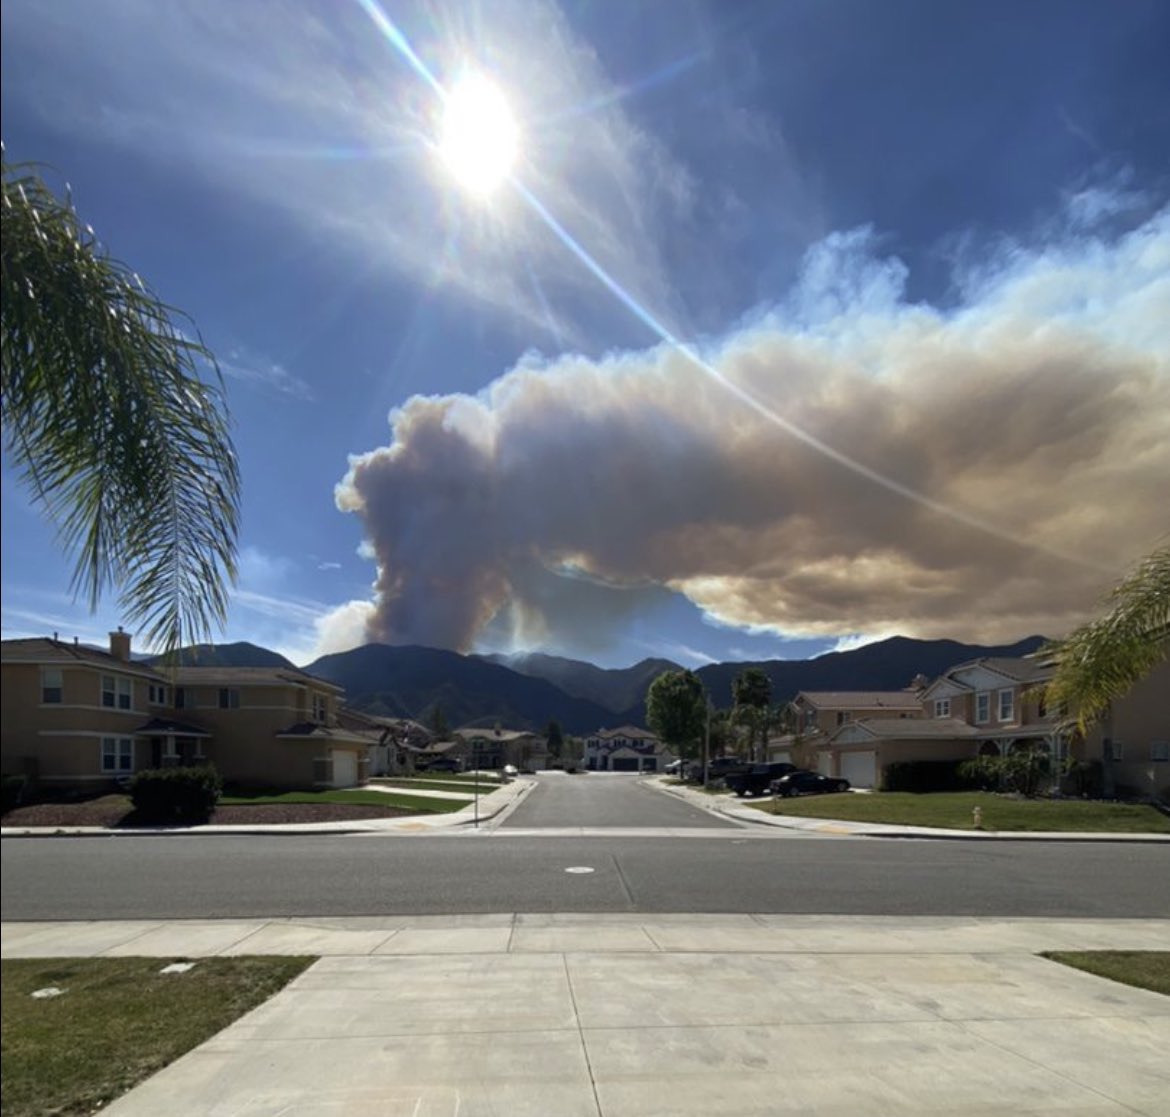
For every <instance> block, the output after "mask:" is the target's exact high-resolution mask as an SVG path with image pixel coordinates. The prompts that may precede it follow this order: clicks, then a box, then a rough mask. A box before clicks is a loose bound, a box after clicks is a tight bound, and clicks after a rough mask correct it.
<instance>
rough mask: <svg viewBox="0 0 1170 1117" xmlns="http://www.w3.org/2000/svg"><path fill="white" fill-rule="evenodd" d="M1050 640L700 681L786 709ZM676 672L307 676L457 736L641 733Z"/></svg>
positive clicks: (362, 660) (454, 668)
mask: <svg viewBox="0 0 1170 1117" xmlns="http://www.w3.org/2000/svg"><path fill="white" fill-rule="evenodd" d="M1043 643H1044V639H1043V637H1040V636H1030V637H1028V638H1027V639H1025V640H1020V641H1019V642H1017V643H1015V644H1005V645H995V646H984V645H979V644H960V643H957V642H956V641H954V640H913V639H910V638H908V637H904V636H895V637H892V638H890V639H888V640H882V641H880V642H878V643H875V644H867V645H865V646H864V647H861V648H857V649H854V650H853V651H846V652H830V653H829V654H827V655H822V656H818V657H817V658H816V659H805V660H784V659H773V660H766V661H763V662H759V663H714V664H710V665H708V666H706V667H702V668H700V669H699V670H698V672H697V674H698V675H699V677H700V678H701V679H702V680H703V684H704V685H705V686H706V688H707V690H708V692H709V693H710V694H711V696H712V698H713V700H714V702H715V704H716V705H717V706H723V707H726V706H730V705H731V684H732V680H733V679H734V678H735V676H736V675H738V674H739V673H740V672H741V671H743V670H744V669H745V668H747V667H759V668H760V669H761V670H763V671H764V673H765V674H766V675H767V676H768V678H769V679H770V680H771V682H772V695H773V699H774V700H775V701H777V702H779V701H783V700H785V699H787V698H791V697H793V696H794V695H795V694H796V693H797V692H798V691H801V690H901V689H903V688H904V687H907V686H909V685H910V683H911V681H912V680H913V679H914V677H915V676H916V675H925V676H926V677H927V678H933V677H935V676H936V675H940V674H942V672H943V671H945V670H947V668H949V667H953V666H954V665H955V664H957V663H962V662H963V661H965V660H969V659H976V658H978V657H980V656H1021V655H1027V654H1028V653H1030V652H1034V651H1035V650H1036V649H1037V648H1038V647H1040V645H1041V644H1043ZM182 662H184V663H196V664H199V665H201V666H234V667H292V666H293V664H292V663H291V662H290V661H289V660H287V659H285V657H284V656H282V655H278V654H277V653H276V652H273V651H270V650H269V649H267V648H261V647H258V646H257V645H255V644H248V643H238V644H209V645H199V646H197V647H192V648H186V649H184V650H183V660H182ZM679 669H680V668H679V665H678V664H676V663H672V662H671V661H670V660H668V659H645V660H642V662H640V663H636V664H634V665H633V666H632V667H624V668H604V667H597V666H596V665H595V664H592V663H586V662H584V661H581V660H575V659H565V658H563V657H561V656H553V655H545V654H543V653H528V654H524V655H518V656H502V655H461V654H460V653H459V652H452V651H444V650H442V649H440V648H424V647H417V646H410V645H407V646H392V645H389V644H366V645H364V646H363V647H360V648H354V649H352V650H351V651H348V652H339V653H337V654H335V655H327V656H322V657H321V658H320V659H316V660H314V661H313V662H312V663H309V664H306V665H305V666H304V667H302V668H301V670H303V671H307V672H308V673H309V674H311V675H317V676H319V677H320V678H323V679H327V680H329V681H330V682H333V683H337V684H338V685H339V686H343V687H344V688H345V692H346V701H347V702H348V703H349V704H350V705H351V706H354V707H355V708H357V709H360V710H365V711H366V712H368V713H372V714H380V715H384V716H389V717H412V718H417V719H419V720H421V721H427V720H429V718H430V716H431V714H432V712H433V711H434V710H435V708H436V707H438V708H439V709H441V710H442V712H443V717H444V718H445V720H446V722H447V724H448V725H450V726H452V727H456V726H461V725H472V724H481V725H485V726H490V725H493V724H494V723H496V722H500V723H501V724H502V725H505V726H507V727H509V728H524V729H537V730H540V729H543V728H544V727H545V726H546V725H547V724H548V722H549V721H550V720H554V719H555V720H556V721H558V722H559V723H560V725H561V727H562V728H563V729H564V730H565V731H566V732H568V733H578V734H580V733H590V732H593V731H594V730H596V729H598V728H600V727H602V726H617V725H622V724H626V723H632V724H635V725H644V724H645V717H646V709H645V698H646V690H647V689H648V687H649V686H650V684H651V683H652V682H653V681H654V679H655V678H657V676H658V675H660V674H661V673H662V672H663V671H674V670H679Z"/></svg>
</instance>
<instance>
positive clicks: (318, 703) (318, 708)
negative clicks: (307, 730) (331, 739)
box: [313, 694, 326, 721]
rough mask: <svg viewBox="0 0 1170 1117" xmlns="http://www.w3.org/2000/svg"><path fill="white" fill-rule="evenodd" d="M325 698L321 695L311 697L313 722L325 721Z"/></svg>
mask: <svg viewBox="0 0 1170 1117" xmlns="http://www.w3.org/2000/svg"><path fill="white" fill-rule="evenodd" d="M325 708H326V707H325V696H324V695H323V694H314V695H313V720H314V721H324V720H325Z"/></svg>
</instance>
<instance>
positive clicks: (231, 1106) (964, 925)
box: [3, 914, 1170, 1117]
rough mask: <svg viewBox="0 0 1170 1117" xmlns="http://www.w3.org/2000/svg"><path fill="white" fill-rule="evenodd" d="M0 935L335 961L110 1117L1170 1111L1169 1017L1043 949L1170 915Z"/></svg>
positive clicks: (985, 1116)
mask: <svg viewBox="0 0 1170 1117" xmlns="http://www.w3.org/2000/svg"><path fill="white" fill-rule="evenodd" d="M3 932H4V934H3V940H4V956H5V957H18V956H23V957H34V956H39V957H44V956H65V955H96V954H103V953H104V954H108V955H126V954H135V955H147V956H152V955H153V956H156V957H158V958H159V959H160V963H161V961H162V960H163V959H167V960H169V959H171V958H173V957H174V956H175V955H189V956H190V957H193V958H197V957H199V956H203V955H213V954H223V955H234V954H256V953H287V954H294V953H315V954H320V955H324V957H322V958H321V960H320V961H318V962H316V963H315V964H314V965H313V966H311V967H310V968H309V969H308V970H306V971H305V973H303V974H302V975H301V976H300V977H298V978H297V979H296V980H295V981H293V982H292V983H291V984H290V985H289V986H287V987H286V988H285V989H284V990H283V991H282V992H280V993H278V994H277V995H276V996H275V997H273V998H272V999H271V1000H270V1001H268V1002H267V1003H266V1004H264V1005H262V1006H260V1007H259V1008H257V1009H255V1010H254V1011H253V1012H251V1013H249V1014H248V1015H246V1016H244V1017H242V1018H241V1019H240V1020H238V1021H237V1022H236V1023H235V1024H232V1025H231V1026H230V1027H228V1028H227V1029H225V1030H224V1031H223V1032H221V1033H219V1034H218V1035H217V1036H215V1037H213V1038H212V1039H211V1040H209V1041H208V1042H207V1043H205V1044H203V1045H202V1046H201V1047H199V1048H196V1049H195V1050H194V1051H192V1052H190V1053H188V1054H187V1055H186V1056H184V1057H183V1058H181V1059H179V1060H178V1061H177V1062H176V1063H174V1064H173V1065H172V1066H170V1067H168V1068H166V1069H165V1070H163V1071H162V1072H161V1073H159V1074H158V1075H156V1076H155V1077H154V1078H152V1079H150V1080H148V1081H147V1082H145V1083H143V1084H142V1085H141V1086H139V1087H137V1088H136V1089H135V1090H133V1091H131V1092H130V1093H129V1094H128V1095H126V1096H125V1097H124V1098H122V1099H121V1100H119V1101H116V1102H114V1103H113V1104H112V1105H111V1106H109V1107H108V1108H107V1109H106V1110H105V1111H104V1112H106V1113H108V1114H110V1115H111V1117H156V1115H157V1114H160V1113H165V1114H167V1115H168V1117H221V1115H228V1114H231V1115H232V1117H277V1115H279V1117H406V1115H410V1117H456V1115H458V1117H489V1115H490V1117H503V1115H507V1117H529V1115H531V1117H577V1115H580V1117H692V1115H693V1117H709V1115H711V1114H736V1115H757V1117H765V1115H767V1117H774V1115H783V1114H794V1115H795V1114H818V1115H821V1114H826V1115H829V1114H831V1115H840V1117H891V1115H894V1114H897V1115H898V1117H938V1115H953V1117H960V1115H962V1117H976V1115H978V1117H991V1115H998V1114H1002V1115H1005V1117H1006V1115H1009V1114H1010V1115H1017V1114H1034V1115H1037V1117H1038V1115H1040V1114H1048V1115H1055V1114H1070V1115H1071V1114H1077V1115H1078V1117H1123V1115H1128V1117H1133V1114H1135V1113H1137V1114H1145V1115H1148V1117H1154V1115H1161V1117H1164V1115H1166V1114H1167V1113H1170V1064H1168V1063H1167V1061H1166V1058H1165V1054H1166V1051H1167V1049H1168V1046H1170V998H1167V997H1163V996H1160V995H1159V994H1156V993H1149V992H1145V991H1142V990H1138V989H1131V988H1129V987H1127V986H1123V985H1118V984H1115V983H1113V982H1110V981H1106V980H1105V979H1103V978H1097V977H1093V976H1091V975H1088V974H1085V973H1081V972H1079V971H1076V970H1071V969H1067V968H1065V967H1063V966H1060V965H1058V964H1056V963H1054V962H1049V961H1047V960H1045V959H1043V958H1039V957H1036V954H1035V952H1036V951H1038V950H1042V949H1078V948H1080V949H1086V948H1088V949H1092V948H1102V947H1112V948H1118V949H1159V948H1163V947H1165V945H1166V943H1167V941H1170V921H1167V920H1027V919H965V918H948V919H901V918H885V917H855V918H841V917H828V916H803V917H802V916H753V915H740V916H707V917H703V916H695V915H678V916H671V915H657V916H650V915H629V916H626V917H622V916H619V915H606V916H596V915H594V916H590V915H579V916H573V915H506V914H502V915H494V916H493V915H482V916H464V917H452V916H445V917H439V918H425V917H413V918H411V917H379V918H366V919H326V918H321V919H313V920H303V919H302V920H268V921H264V920H260V921H253V922H239V921H236V922H231V921H223V922H215V921H201V922H195V923H150V922H138V923H121V924H118V923H96V924H93V923H91V924H84V923H71V924H31V923H30V924H5V925H4V928H3ZM175 980H182V978H181V977H176V978H175Z"/></svg>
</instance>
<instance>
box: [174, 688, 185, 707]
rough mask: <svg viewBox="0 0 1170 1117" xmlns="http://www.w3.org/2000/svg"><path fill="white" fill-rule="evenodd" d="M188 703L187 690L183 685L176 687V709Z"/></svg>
mask: <svg viewBox="0 0 1170 1117" xmlns="http://www.w3.org/2000/svg"><path fill="white" fill-rule="evenodd" d="M185 705H187V692H186V690H184V689H183V687H181V686H177V687H175V709H176V710H181V709H182V708H183V707H184V706H185Z"/></svg>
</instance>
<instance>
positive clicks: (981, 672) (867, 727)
mask: <svg viewBox="0 0 1170 1117" xmlns="http://www.w3.org/2000/svg"><path fill="white" fill-rule="evenodd" d="M1052 673H1053V667H1052V665H1051V664H1050V663H1047V662H1045V661H1044V660H1042V659H1040V658H1037V657H1032V656H1026V657H1022V658H1016V659H1011V658H1000V657H984V658H980V659H974V660H970V661H968V662H966V663H960V664H957V665H956V666H955V667H952V668H950V669H949V670H948V671H945V672H944V673H943V674H942V675H940V676H939V677H938V678H937V679H935V680H934V681H933V682H931V683H930V684H929V685H928V686H926V687H925V688H924V689H923V690H922V691H921V693H920V695H919V702H920V707H921V708H920V713H919V717H918V718H916V719H906V718H902V717H901V716H899V717H898V718H892V717H889V716H888V715H887V716H884V717H883V716H876V717H862V718H857V719H850V720H848V721H845V722H843V723H842V724H841V726H840V727H839V728H838V729H836V730H835V731H834V732H833V733H831V734H830V735H829V737H828V739H827V740H826V741H825V742H824V744H823V746H822V747H821V748H820V750H819V754H818V767H819V768H820V770H821V771H822V772H824V773H825V774H826V775H832V776H839V777H843V778H845V779H847V780H849V782H850V783H851V784H853V786H854V787H863V788H864V787H877V786H880V784H881V779H882V773H883V772H884V770H885V769H886V768H887V767H888V766H889V765H890V764H893V763H895V762H899V761H912V760H964V759H969V758H972V757H975V756H979V755H991V756H1001V755H1005V754H1007V753H1008V752H1011V751H1013V750H1017V749H1021V748H1028V749H1040V750H1043V751H1044V752H1047V753H1048V754H1049V755H1050V756H1052V757H1054V758H1055V759H1056V760H1058V761H1061V762H1063V761H1065V760H1066V759H1068V758H1070V757H1071V758H1072V759H1075V760H1098V761H1102V762H1103V763H1104V764H1106V765H1107V766H1108V772H1107V780H1108V781H1109V782H1110V783H1113V784H1115V785H1116V786H1118V787H1119V788H1121V789H1123V790H1128V791H1130V792H1132V793H1137V794H1148V795H1161V796H1166V795H1167V794H1170V702H1167V701H1166V698H1165V695H1166V693H1167V690H1168V689H1170V663H1166V664H1162V665H1161V666H1160V667H1158V668H1156V669H1155V670H1154V671H1153V672H1152V673H1151V674H1150V676H1149V677H1148V678H1146V679H1145V680H1143V681H1142V682H1141V683H1139V684H1138V685H1137V686H1136V687H1135V688H1134V689H1133V691H1132V692H1131V693H1130V694H1128V695H1127V696H1126V697H1125V698H1124V699H1122V700H1121V701H1120V702H1118V703H1117V705H1116V707H1115V709H1114V711H1113V715H1112V718H1111V719H1110V721H1109V722H1108V723H1107V724H1105V725H1102V726H1098V727H1096V728H1094V729H1092V730H1091V731H1090V732H1089V734H1088V735H1087V736H1086V737H1084V738H1082V737H1080V736H1079V735H1078V734H1076V733H1075V732H1073V731H1071V730H1070V729H1069V728H1068V727H1067V725H1065V724H1064V719H1062V718H1061V717H1060V716H1058V715H1059V711H1054V710H1050V709H1048V708H1046V706H1045V704H1044V699H1043V683H1045V682H1046V681H1047V680H1048V679H1050V678H1051V677H1052Z"/></svg>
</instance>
